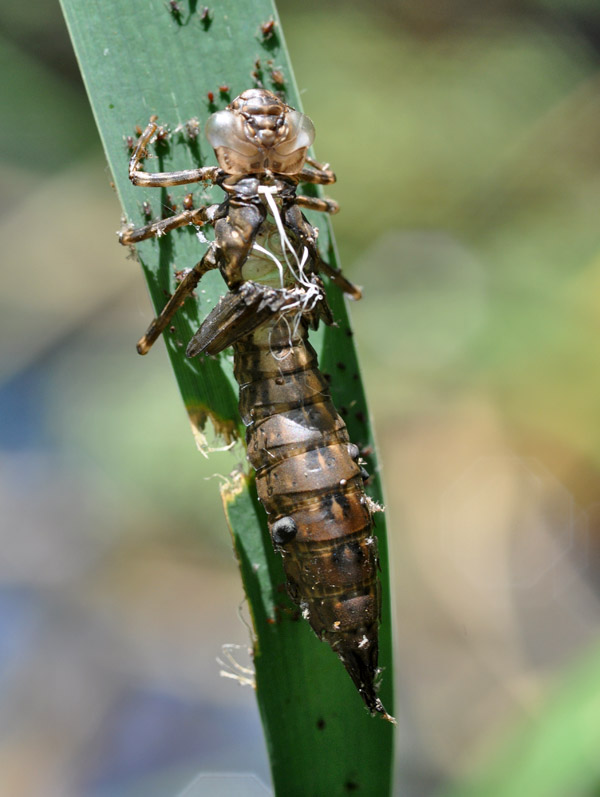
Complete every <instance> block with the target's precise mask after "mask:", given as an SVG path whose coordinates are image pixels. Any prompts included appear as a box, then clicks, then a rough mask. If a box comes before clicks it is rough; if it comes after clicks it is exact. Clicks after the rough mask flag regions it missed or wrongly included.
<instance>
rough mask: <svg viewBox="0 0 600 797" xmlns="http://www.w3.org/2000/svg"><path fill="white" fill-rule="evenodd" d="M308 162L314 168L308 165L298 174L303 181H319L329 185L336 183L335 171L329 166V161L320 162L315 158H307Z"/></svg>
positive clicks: (320, 183) (321, 183)
mask: <svg viewBox="0 0 600 797" xmlns="http://www.w3.org/2000/svg"><path fill="white" fill-rule="evenodd" d="M306 163H308V165H309V166H312V167H313V168H307V167H306V166H305V167H304V169H302V171H301V172H300V174H299V175H298V177H299V179H300V182H301V183H317V184H319V185H329V184H330V183H335V180H336V177H335V173H334V172H333V171H332V170H331V169H330V168H329V164H328V163H325V164H323V163H319V161H316V160H315V159H314V158H307V159H306Z"/></svg>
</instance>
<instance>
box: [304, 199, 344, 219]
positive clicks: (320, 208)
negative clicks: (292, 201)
mask: <svg viewBox="0 0 600 797" xmlns="http://www.w3.org/2000/svg"><path fill="white" fill-rule="evenodd" d="M296 205H299V206H300V207H301V208H306V209H307V210H316V211H317V212H318V213H331V215H332V216H333V215H334V214H335V213H337V212H338V211H339V209H340V206H339V205H338V203H337V202H335V201H334V200H333V199H319V198H318V197H314V196H298V195H296Z"/></svg>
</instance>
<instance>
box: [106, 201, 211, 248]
mask: <svg viewBox="0 0 600 797" xmlns="http://www.w3.org/2000/svg"><path fill="white" fill-rule="evenodd" d="M217 207H218V205H211V206H210V207H208V208H207V207H206V206H205V205H203V206H202V207H199V208H194V209H193V210H184V211H182V212H181V213H178V214H177V215H176V216H170V217H169V218H167V219H160V220H159V221H153V222H152V223H151V224H146V225H145V226H144V227H136V228H135V229H134V230H129V229H127V230H121V232H120V233H119V243H120V244H123V246H129V245H131V244H137V243H139V242H140V241H145V240H147V239H148V238H160V237H161V235H165V234H166V233H168V232H171V230H175V229H177V227H184V226H185V225H186V224H193V225H195V226H196V227H202V226H203V225H204V224H206V222H210V221H211V210H212V209H216V208H217Z"/></svg>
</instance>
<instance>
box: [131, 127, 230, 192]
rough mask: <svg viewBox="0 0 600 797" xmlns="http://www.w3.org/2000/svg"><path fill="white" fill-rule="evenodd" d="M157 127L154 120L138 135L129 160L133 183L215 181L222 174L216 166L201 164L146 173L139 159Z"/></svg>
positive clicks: (160, 185)
mask: <svg viewBox="0 0 600 797" xmlns="http://www.w3.org/2000/svg"><path fill="white" fill-rule="evenodd" d="M156 129H157V124H156V122H150V123H149V124H148V126H147V127H146V129H145V130H144V132H143V133H142V135H141V136H140V138H139V140H138V143H137V144H136V147H135V149H134V150H133V155H132V156H131V160H130V161H129V179H130V180H131V182H132V183H133V184H134V185H146V186H153V187H155V188H156V187H163V188H164V187H166V186H169V185H183V184H184V183H199V182H201V181H204V182H208V181H210V182H213V183H214V182H215V181H216V180H217V179H218V178H219V177H220V176H221V175H222V174H223V172H222V170H221V169H220V168H219V167H218V166H202V167H201V168H200V169H184V170H182V171H179V172H154V173H148V172H145V171H143V169H142V168H141V167H140V161H141V160H142V159H143V157H144V155H145V153H146V146H147V144H148V143H149V142H150V139H151V138H152V136H153V135H154V133H155V132H156Z"/></svg>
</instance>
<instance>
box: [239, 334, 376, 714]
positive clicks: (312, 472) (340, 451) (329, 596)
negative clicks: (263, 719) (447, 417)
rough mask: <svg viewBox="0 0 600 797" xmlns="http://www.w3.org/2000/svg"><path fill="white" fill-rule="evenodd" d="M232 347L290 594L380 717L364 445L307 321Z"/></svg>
mask: <svg viewBox="0 0 600 797" xmlns="http://www.w3.org/2000/svg"><path fill="white" fill-rule="evenodd" d="M290 344H291V345H290ZM234 349H235V375H236V379H237V380H238V382H239V385H240V411H241V415H242V418H243V420H244V423H245V424H246V425H247V442H248V458H249V460H250V462H251V463H252V465H253V466H254V468H255V469H256V486H257V490H258V495H259V498H260V500H261V502H262V505H263V506H264V508H265V510H266V512H267V515H268V520H269V528H270V531H271V537H272V540H273V544H274V547H275V549H276V550H278V551H279V552H280V553H281V555H282V557H283V565H284V570H285V574H286V578H287V587H288V591H289V593H290V596H291V597H292V599H293V600H294V602H295V603H297V604H298V606H300V607H301V609H302V612H303V615H304V617H305V618H306V619H307V620H308V621H309V623H310V625H311V626H312V628H313V630H314V631H315V633H316V634H317V635H318V636H319V637H320V638H321V639H325V640H326V641H327V642H328V643H329V644H330V645H331V647H332V648H333V649H334V650H335V652H336V653H337V654H338V656H339V657H340V658H341V660H342V661H343V663H344V665H345V667H346V669H347V670H348V672H349V673H350V675H351V677H352V679H353V680H354V682H355V684H356V686H357V688H358V690H359V692H360V693H361V695H362V697H363V699H364V700H365V702H366V704H367V706H368V707H369V708H370V709H371V710H372V711H381V710H382V707H381V704H380V703H379V701H378V698H377V697H376V694H375V688H374V679H375V676H376V673H377V656H378V642H377V630H378V625H379V615H380V603H381V600H380V589H379V581H378V578H377V567H378V559H377V540H376V538H375V537H374V536H373V521H372V517H371V511H370V508H369V503H368V500H367V497H366V495H365V492H364V489H363V478H362V476H361V467H360V466H359V465H358V463H357V461H356V460H357V458H358V448H357V447H356V446H355V445H353V444H352V443H350V441H349V439H348V432H347V430H346V425H345V424H344V422H343V420H342V419H341V418H340V416H339V415H338V413H337V412H336V410H335V407H334V406H333V403H332V401H331V399H330V397H329V394H328V389H327V383H326V382H325V379H324V378H323V376H322V374H321V373H320V371H319V369H318V364H317V356H316V353H315V351H314V349H313V348H312V346H311V345H310V344H309V343H308V340H307V330H306V326H305V324H304V322H302V323H301V324H300V327H299V329H298V331H297V332H296V333H295V334H293V333H292V332H291V328H290V322H288V323H286V322H285V320H282V319H279V320H276V321H273V322H270V323H268V324H265V325H263V326H261V327H260V328H258V329H257V330H255V331H254V332H253V333H252V334H250V335H248V336H247V337H245V338H243V339H242V340H241V341H239V342H238V343H236V344H234Z"/></svg>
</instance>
